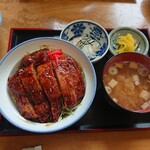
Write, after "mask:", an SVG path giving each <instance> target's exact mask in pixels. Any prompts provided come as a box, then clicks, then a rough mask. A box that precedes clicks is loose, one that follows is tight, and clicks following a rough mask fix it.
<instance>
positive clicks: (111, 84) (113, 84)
mask: <svg viewBox="0 0 150 150" xmlns="http://www.w3.org/2000/svg"><path fill="white" fill-rule="evenodd" d="M117 84H118V82H117V81H116V80H115V79H111V80H110V81H109V82H108V85H109V86H110V87H111V88H114V87H115V86H116V85H117Z"/></svg>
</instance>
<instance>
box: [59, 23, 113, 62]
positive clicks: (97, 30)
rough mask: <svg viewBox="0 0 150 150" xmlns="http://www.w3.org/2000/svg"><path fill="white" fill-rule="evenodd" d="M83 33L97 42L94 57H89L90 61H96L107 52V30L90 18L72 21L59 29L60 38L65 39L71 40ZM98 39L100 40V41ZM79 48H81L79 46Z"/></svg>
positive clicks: (108, 41) (108, 42)
mask: <svg viewBox="0 0 150 150" xmlns="http://www.w3.org/2000/svg"><path fill="white" fill-rule="evenodd" d="M86 25H88V29H89V30H90V32H87V29H86ZM83 34H84V36H85V37H87V38H90V39H91V40H93V41H96V42H97V43H98V44H99V50H98V51H97V52H96V55H95V57H93V58H89V59H90V61H91V62H92V63H94V62H97V61H98V60H100V59H101V58H102V57H103V56H104V55H105V54H106V53H107V51H108V49H109V44H110V40H109V36H108V33H107V31H106V30H105V29H104V28H103V27H102V26H101V25H99V24H98V23H96V22H94V21H90V20H76V21H73V22H71V23H69V24H68V25H67V26H66V27H65V28H64V29H63V30H62V31H61V33H60V38H61V39H64V40H66V41H72V40H73V39H75V38H77V37H81V36H83ZM68 35H69V36H68ZM70 35H71V36H70ZM104 39H105V41H104ZM100 41H102V43H101V42H100ZM79 48H80V49H82V48H81V47H79Z"/></svg>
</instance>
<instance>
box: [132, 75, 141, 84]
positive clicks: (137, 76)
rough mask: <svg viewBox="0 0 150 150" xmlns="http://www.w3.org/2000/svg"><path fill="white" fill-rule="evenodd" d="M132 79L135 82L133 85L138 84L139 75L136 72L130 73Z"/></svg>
mask: <svg viewBox="0 0 150 150" xmlns="http://www.w3.org/2000/svg"><path fill="white" fill-rule="evenodd" d="M132 79H133V82H134V83H135V85H139V84H140V79H139V75H138V74H135V75H132Z"/></svg>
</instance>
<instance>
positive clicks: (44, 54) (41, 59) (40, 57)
mask: <svg viewBox="0 0 150 150" xmlns="http://www.w3.org/2000/svg"><path fill="white" fill-rule="evenodd" d="M48 51H49V49H47V48H44V49H41V50H38V51H35V52H33V53H31V54H26V55H25V56H24V57H23V58H22V62H21V67H27V66H29V65H31V64H34V66H38V65H40V64H43V63H46V62H47V61H49V55H48Z"/></svg>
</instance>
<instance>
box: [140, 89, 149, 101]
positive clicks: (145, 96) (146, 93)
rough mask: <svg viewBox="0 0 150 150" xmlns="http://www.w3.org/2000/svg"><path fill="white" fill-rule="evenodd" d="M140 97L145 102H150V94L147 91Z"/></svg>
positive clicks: (143, 91) (142, 92)
mask: <svg viewBox="0 0 150 150" xmlns="http://www.w3.org/2000/svg"><path fill="white" fill-rule="evenodd" d="M139 97H141V98H143V99H144V100H145V101H148V100H149V98H150V92H148V91H146V90H142V91H141V92H140V95H139Z"/></svg>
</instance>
